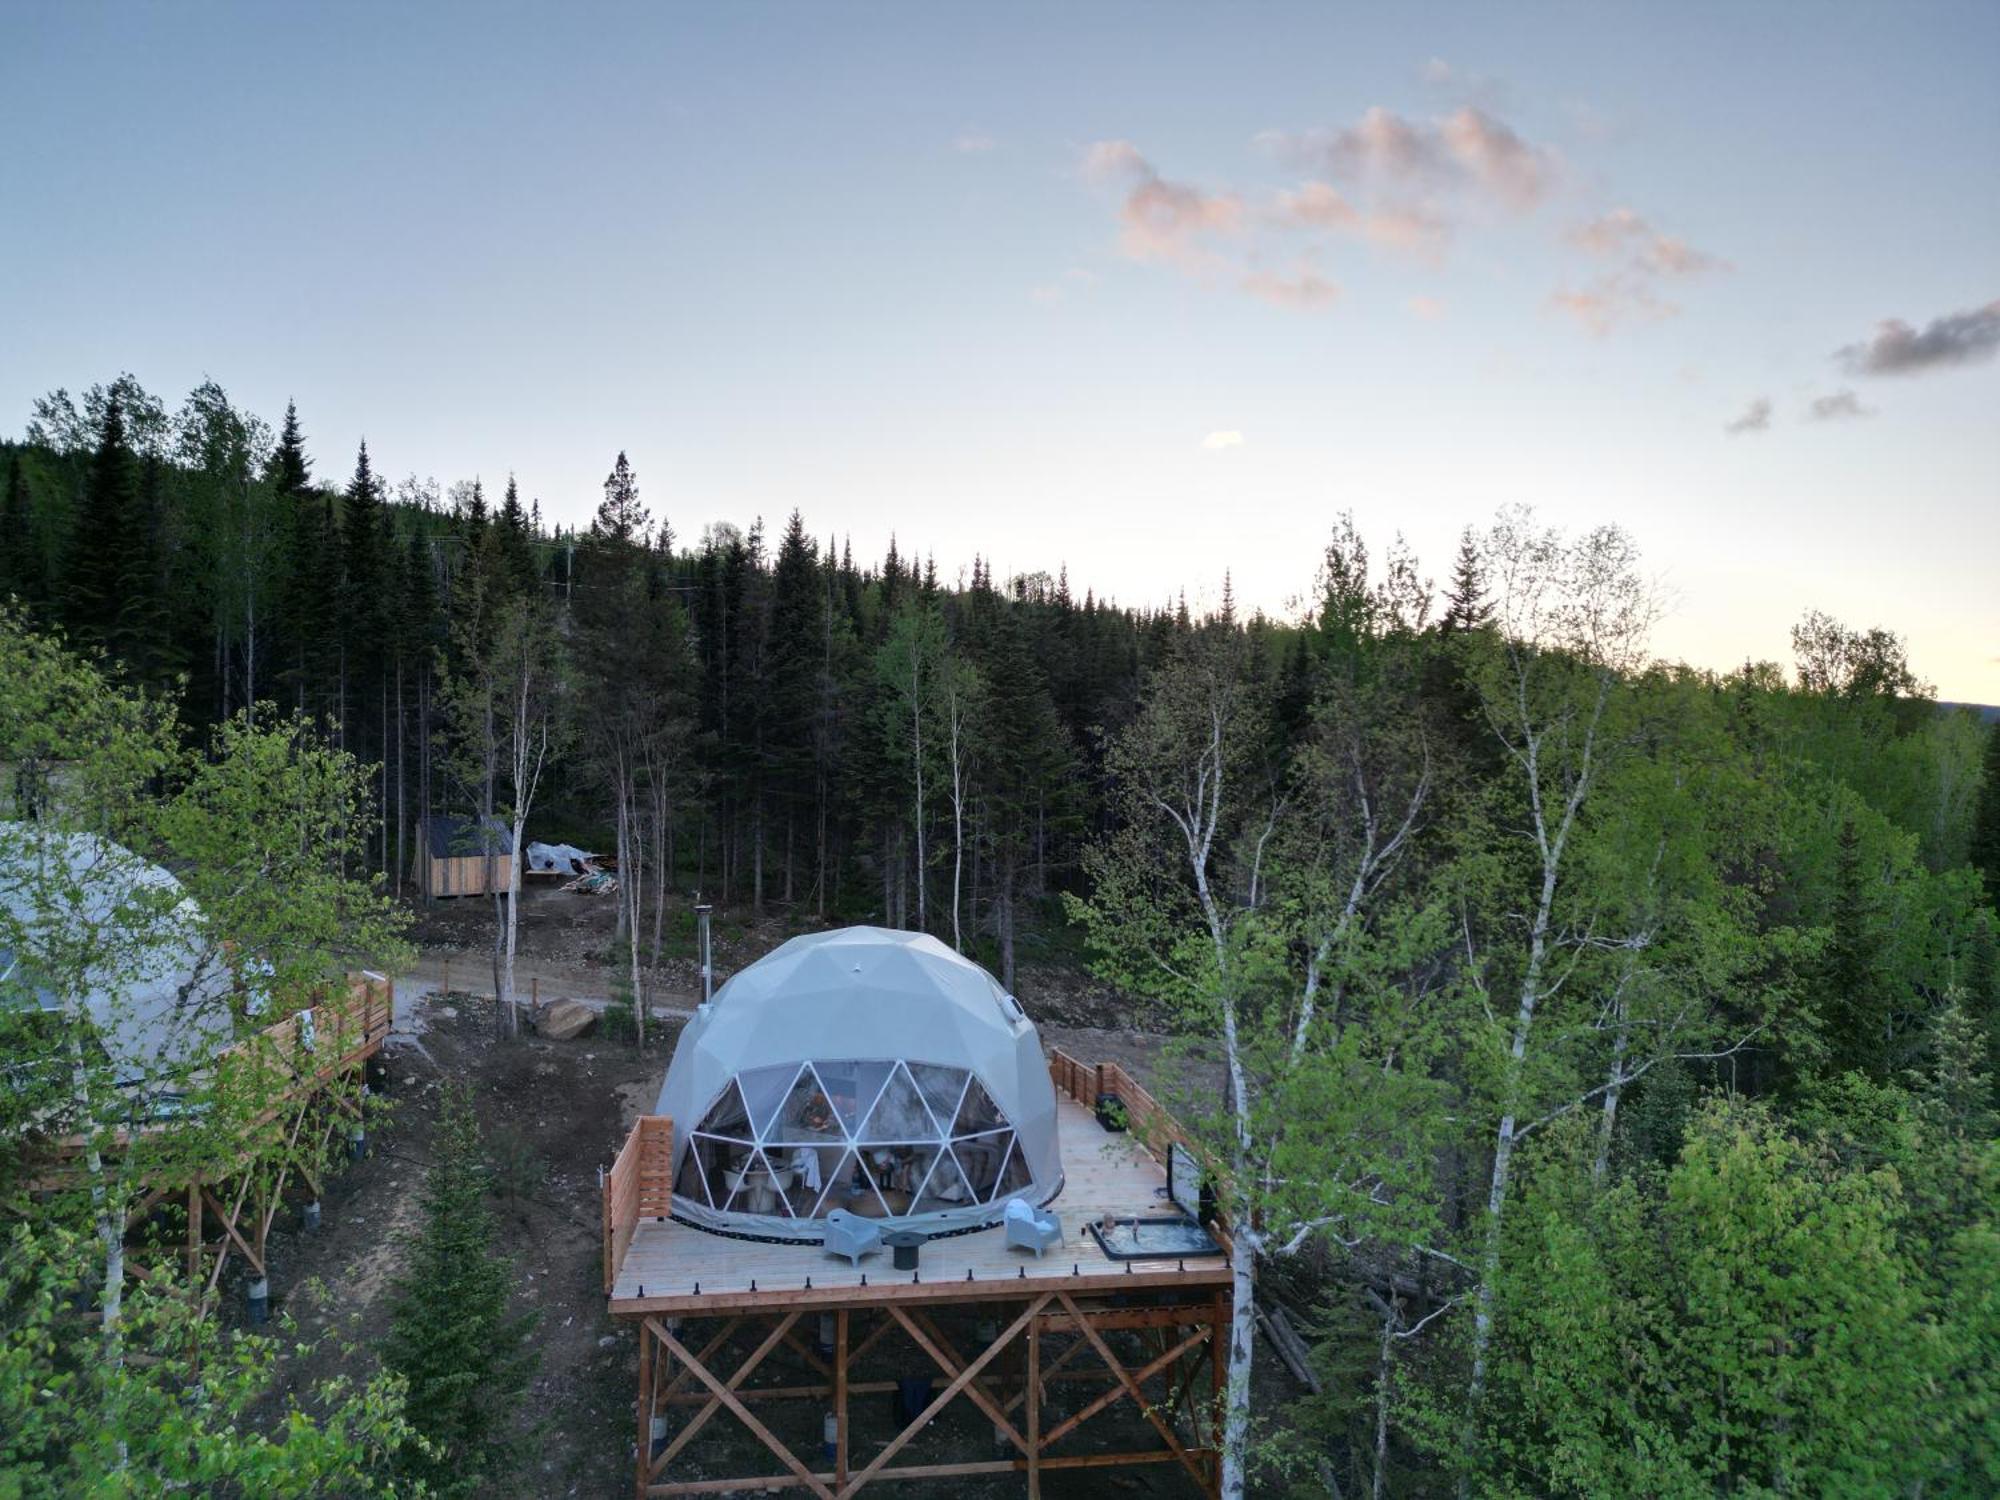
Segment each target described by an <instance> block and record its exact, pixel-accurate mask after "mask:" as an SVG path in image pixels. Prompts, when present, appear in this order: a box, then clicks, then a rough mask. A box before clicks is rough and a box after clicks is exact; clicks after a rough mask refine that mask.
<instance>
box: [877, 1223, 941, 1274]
mask: <svg viewBox="0 0 2000 1500" xmlns="http://www.w3.org/2000/svg"><path fill="white" fill-rule="evenodd" d="M929 1238H930V1236H929V1235H927V1234H919V1233H917V1231H916V1230H914V1229H899V1230H897V1231H896V1232H895V1233H894V1234H885V1235H883V1236H882V1243H883V1244H885V1245H887V1246H888V1247H889V1251H890V1254H891V1256H892V1257H893V1262H892V1263H893V1264H894V1265H895V1267H896V1269H897V1270H899V1271H914V1270H916V1268H917V1252H918V1251H919V1250H921V1249H922V1248H923V1244H924V1241H925V1240H927V1239H929Z"/></svg>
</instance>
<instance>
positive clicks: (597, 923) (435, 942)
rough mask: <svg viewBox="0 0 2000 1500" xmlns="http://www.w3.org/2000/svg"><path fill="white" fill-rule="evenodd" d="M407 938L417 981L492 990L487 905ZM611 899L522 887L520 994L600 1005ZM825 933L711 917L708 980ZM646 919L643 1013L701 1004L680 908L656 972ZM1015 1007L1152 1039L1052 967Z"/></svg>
mask: <svg viewBox="0 0 2000 1500" xmlns="http://www.w3.org/2000/svg"><path fill="white" fill-rule="evenodd" d="M414 910H415V915H416V925H415V927H414V928H413V930H412V932H411V937H412V938H413V939H414V940H415V941H416V942H417V944H418V945H419V947H420V948H421V949H422V951H423V956H424V960H425V967H426V970H427V972H436V973H440V974H441V973H442V970H443V967H444V966H445V965H446V964H449V965H450V981H451V982H450V983H449V984H446V985H444V986H443V987H444V988H456V987H461V986H463V987H465V988H470V989H473V990H476V991H478V992H479V993H482V994H490V993H492V989H493V931H494V915H493V903H492V902H491V901H490V900H487V899H486V898H484V897H460V898H458V899H456V900H449V901H438V902H433V903H431V904H430V905H428V906H425V905H422V904H419V905H417V906H416V907H415V908H414ZM617 920H618V907H617V898H616V897H615V896H593V895H585V894H583V893H582V892H578V891H564V890H561V889H559V888H558V887H557V886H556V885H555V884H553V883H549V882H541V881H536V880H530V881H529V882H528V884H527V887H526V889H524V890H523V892H522V894H521V914H520V921H519V932H518V935H517V937H516V945H517V946H516V959H515V968H516V971H517V975H518V984H519V987H520V989H521V990H522V991H523V993H524V994H525V993H526V992H527V991H528V989H529V985H530V982H531V980H533V979H537V978H539V979H540V980H541V982H542V988H541V991H540V996H541V998H542V999H544V1000H549V999H558V998H562V996H560V995H556V994H552V993H551V991H552V990H566V989H579V990H582V991H585V992H586V994H585V996H584V997H585V998H603V997H606V996H609V995H612V994H615V993H617V992H618V991H619V988H620V986H622V985H625V984H626V983H627V982H628V980H629V975H630V965H631V955H630V950H629V948H628V947H627V946H626V945H624V944H622V943H619V942H618V941H617V939H616V930H617ZM826 925H827V924H825V923H823V922H820V921H819V920H817V919H816V918H815V917H813V916H812V915H811V914H810V913H806V912H795V913H780V912H777V911H776V910H775V909H774V911H773V912H772V913H770V914H767V915H766V916H764V917H763V918H761V919H752V918H751V917H750V916H749V915H748V913H747V910H737V909H734V908H730V909H724V910H720V911H718V912H717V913H716V916H715V922H714V945H715V979H716V983H717V984H720V983H721V982H722V981H723V980H725V979H727V978H728V977H729V976H730V975H731V974H733V973H735V972H736V970H738V969H740V968H743V967H744V966H745V965H747V964H749V963H751V962H753V961H755V960H756V959H759V958H761V957H763V956H764V955H765V954H766V953H768V952H770V951H771V949H773V948H775V947H777V945H778V944H779V943H782V942H783V941H784V940H785V939H786V938H789V937H795V936H797V935H798V934H799V933H802V932H817V931H820V930H822V929H823V928H824V927H825V926H826ZM652 931H653V928H652V916H651V913H650V912H648V913H647V915H646V919H645V921H644V922H643V923H642V931H641V934H640V943H639V950H640V951H639V956H640V962H641V968H642V970H643V974H644V982H645V987H646V993H647V995H648V996H649V998H650V999H651V1000H652V1002H653V1003H655V1004H658V1005H664V1006H681V1007H685V1006H691V1005H693V1004H694V1003H695V1002H696V1001H697V1000H699V999H700V998H701V969H700V965H699V964H698V962H697V961H696V958H695V947H694V920H693V917H692V915H691V914H690V913H689V912H688V910H687V907H686V905H685V903H681V902H672V903H670V908H669V910H668V912H667V914H666V920H665V921H664V922H663V923H662V924H661V942H660V948H659V959H658V962H654V959H653V943H652ZM1016 979H1017V988H1018V989H1019V991H1020V999H1021V1003H1022V1004H1023V1005H1024V1006H1026V1007H1027V1009H1028V1011H1029V1013H1030V1014H1031V1015H1033V1016H1034V1017H1035V1019H1036V1020H1037V1022H1040V1023H1042V1024H1044V1025H1055V1026H1061V1027H1097V1028H1102V1029H1104V1030H1106V1031H1109V1032H1122V1031H1130V1030H1133V1029H1139V1030H1157V1029H1159V1022H1158V1018H1157V1017H1154V1016H1151V1015H1149V1014H1147V1013H1146V1009H1145V1007H1143V1006H1141V1005H1139V1004H1137V1003H1136V1002H1134V1001H1133V1000H1132V998H1131V997H1129V996H1125V995H1121V994H1120V993H1119V992H1118V991H1117V990H1115V989H1113V988H1112V987H1111V986H1110V985H1107V984H1105V983H1103V982H1102V981H1101V980H1098V979H1096V978H1094V977H1093V976H1091V975H1089V974H1087V973H1084V972H1082V971H1080V970H1079V969H1077V968H1075V967H1072V966H1067V965H1062V964H1038V963H1034V962H1032V961H1026V960H1024V961H1023V963H1022V964H1021V967H1020V971H1019V973H1018V974H1017V975H1016Z"/></svg>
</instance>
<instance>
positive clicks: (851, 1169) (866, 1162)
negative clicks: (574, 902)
mask: <svg viewBox="0 0 2000 1500" xmlns="http://www.w3.org/2000/svg"><path fill="white" fill-rule="evenodd" d="M657 1112H658V1113H660V1114H664V1115H670V1116H672V1118H673V1121H674V1174H675V1175H674V1212H675V1216H676V1217H678V1218H680V1219H682V1220H683V1221H684V1222H687V1223H690V1224H693V1225H696V1226H698V1227H701V1228H705V1229H713V1230H719V1231H722V1232H725V1233H731V1234H742V1235H750V1236H755V1237H758V1238H769V1239H778V1240H817V1239H819V1238H820V1237H821V1233H822V1230H821V1223H820V1221H821V1220H823V1219H824V1217H825V1216H826V1214H828V1213H829V1212H831V1211H832V1210H834V1209H843V1208H844V1209H846V1210H848V1211H849V1212H852V1213H857V1214H861V1215H864V1216H867V1217H871V1218H880V1219H894V1220H896V1221H897V1223H898V1225H899V1226H901V1227H908V1228H913V1229H918V1230H923V1231H925V1232H928V1233H931V1234H939V1233H949V1232H951V1231H953V1230H958V1229H974V1228H979V1227H982V1226H984V1225H988V1224H994V1223H998V1222H999V1221H1000V1219H1001V1217H1002V1216H1003V1214H1004V1213H1005V1210H1006V1205H1007V1201H1008V1200H1009V1199H1010V1198H1014V1197H1022V1198H1027V1199H1029V1200H1030V1201H1032V1202H1034V1203H1036V1204H1038V1205H1039V1204H1042V1203H1046V1202H1048V1201H1049V1200H1050V1199H1051V1198H1053V1197H1055V1196H1056V1194H1057V1193H1058V1192H1060V1191H1061V1189H1062V1153H1061V1148H1060V1143H1059V1142H1058V1140H1057V1136H1056V1098H1055V1089H1054V1086H1053V1085H1052V1084H1051V1082H1050V1080H1049V1069H1048V1063H1047V1061H1046V1060H1045V1059H1044V1057H1043V1055H1042V1047H1041V1040H1040V1038H1039V1037H1038V1036H1037V1035H1036V1032H1035V1028H1034V1025H1033V1023H1032V1022H1030V1021H1029V1020H1028V1018H1027V1016H1026V1015H1025V1014H1024V1013H1023V1012H1022V1010H1021V1007H1020V1006H1019V1005H1018V1004H1017V1003H1016V1002H1015V1000H1014V998H1013V997H1012V996H1011V995H1009V994H1007V992H1006V991H1005V990H1003V989H1002V988H1001V987H1000V985H999V984H998V983H997V982H996V981H995V980H994V978H993V976H992V975H990V974H988V973H987V972H986V971H985V970H984V969H982V968H980V967H979V966H978V965H977V964H975V963H973V962H971V961H970V960H968V959H966V958H964V957H962V956H960V955H959V954H957V953H954V952H953V951H952V950H951V949H950V948H947V947H946V946H945V945H944V944H943V943H940V942H939V941H937V939H935V938H932V937H929V936H926V935H923V934H920V933H911V932H897V931H891V930H888V929H885V928H879V927H848V928H842V929H839V930H837V931H833V932H825V933H815V934H812V935H809V936H806V937H797V938H793V939H792V940H791V941H790V942H788V943H785V944H784V945H783V946H782V947H780V948H778V949H776V950H775V951H773V952H772V953H770V954H768V955H766V956H765V957H764V958H762V959H760V960H758V961H757V962H756V963H754V964H752V965H750V967H748V968H747V969H744V970H743V971H742V972H741V973H739V974H737V975H736V976H735V977H733V978H732V979H730V981H729V982H728V983H727V984H725V985H724V986H723V987H722V989H721V990H720V991H719V992H718V993H717V994H716V996H715V998H714V1000H713V1001H712V1002H711V1003H709V1004H707V1005H705V1006H702V1007H701V1008H700V1010H699V1011H697V1013H696V1015H695V1018H694V1019H693V1020H692V1021H690V1022H689V1023H688V1024H687V1027H686V1029H685V1030H683V1031H682V1033H681V1037H680V1041H679V1044H678V1045H677V1046H676V1047H675V1049H674V1057H673V1062H672V1063H671V1064H670V1065H669V1067H668V1069H667V1076H666V1081H665V1083H664V1084H663V1085H662V1087H661V1089H660V1097H659V1104H658V1111H657Z"/></svg>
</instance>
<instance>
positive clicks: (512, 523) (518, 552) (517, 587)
mask: <svg viewBox="0 0 2000 1500" xmlns="http://www.w3.org/2000/svg"><path fill="white" fill-rule="evenodd" d="M493 537H494V547H495V550H496V559H495V561H496V564H497V566H498V568H499V571H500V575H501V577H502V578H503V579H504V580H505V581H506V585H507V587H508V588H509V589H510V590H512V591H513V592H515V593H517V594H533V593H534V592H535V589H536V585H537V584H538V583H539V582H540V574H539V573H538V571H537V569H536V567H535V547H534V542H533V540H532V538H531V537H530V536H529V532H528V513H527V512H526V511H524V510H523V509H521V491H520V488H519V486H517V485H516V484H515V482H514V476H513V475H512V474H509V475H508V476H507V494H506V497H505V498H504V499H502V500H501V502H500V512H499V514H498V515H497V516H496V517H495V518H494V525H493Z"/></svg>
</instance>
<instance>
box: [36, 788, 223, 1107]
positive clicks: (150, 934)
mask: <svg viewBox="0 0 2000 1500" xmlns="http://www.w3.org/2000/svg"><path fill="white" fill-rule="evenodd" d="M221 956H222V950H221V948H220V947H219V945H217V944H216V943H215V942H213V941H212V939H211V938H210V936H209V934H208V933H207V931H206V929H205V924H204V921H203V918H202V914H201V909H200V907H198V906H197V905H196V904H195V902H194V900H193V898H192V897H190V896H187V895H186V894H185V893H184V892H183V891H182V888H181V883H180V882H179V881H178V880H176V879H175V878H174V877H173V875H172V874H170V873H169V872H168V871H166V870H164V869H162V868H161V867H160V866H159V865H156V864H154V863H153V862H152V861H150V860H148V859H146V858H144V857H143V856H141V855H138V854H135V853H133V852H132V851H131V850H130V849H127V848H125V847H124V846H123V845H122V844H117V843H114V842H113V841H112V840H110V839H107V838H103V837H101V836H100V835H98V834H95V833H80V832H65V831H63V830H60V829H54V828H48V827H44V826H43V825H41V824H37V823H18V822H0V1004H13V1005H18V1006H24V1007H32V1008H38V1009H40V1010H43V1011H46V1012H50V1013H60V1012H62V1011H64V1010H65V1009H69V1010H72V1011H74V1012H75V1013H77V1014H78V1015H80V1016H87V1017H88V1018H89V1020H90V1022H91V1029H92V1032H93V1033H94V1036H95V1040H96V1042H97V1044H98V1045H99V1046H100V1047H101V1048H102V1049H103V1053H104V1056H105V1058H106V1059H107V1060H108V1062H109V1063H110V1065H111V1067H112V1069H113V1072H114V1075H115V1081H116V1082H117V1083H119V1084H120V1085H122V1086H128V1087H140V1088H144V1087H146V1086H149V1085H151V1086H157V1085H158V1084H159V1082H160V1081H161V1080H162V1079H171V1078H172V1077H173V1075H174V1074H175V1073H176V1071H177V1070H184V1069H186V1068H188V1067H190V1066H195V1065H198V1064H201V1063H204V1062H206V1061H207V1060H208V1059H210V1058H211V1057H213V1056H214V1055H215V1054H216V1053H217V1052H219V1051H220V1050H221V1049H222V1048H224V1047H226V1046H228V1045H229V1042H230V1040H231V1037H232V1019H231V1010H230V989H231V977H230V975H229V973H228V972H227V969H226V967H225V966H224V965H223V963H222V962H221V961H220V960H221Z"/></svg>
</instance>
